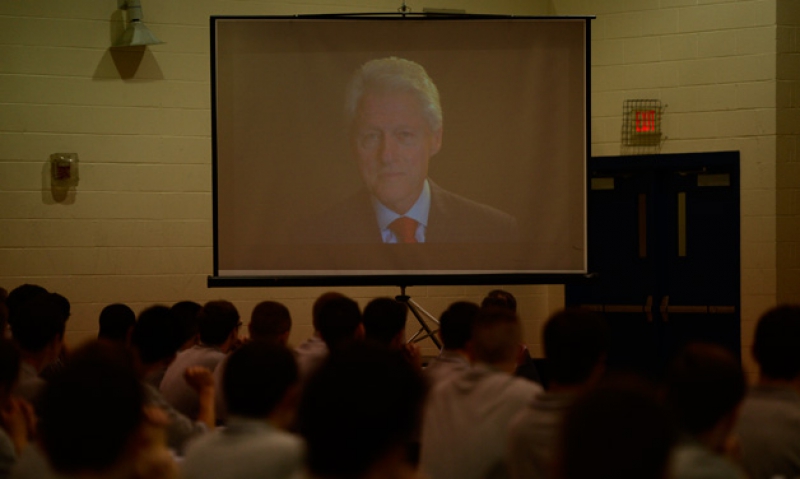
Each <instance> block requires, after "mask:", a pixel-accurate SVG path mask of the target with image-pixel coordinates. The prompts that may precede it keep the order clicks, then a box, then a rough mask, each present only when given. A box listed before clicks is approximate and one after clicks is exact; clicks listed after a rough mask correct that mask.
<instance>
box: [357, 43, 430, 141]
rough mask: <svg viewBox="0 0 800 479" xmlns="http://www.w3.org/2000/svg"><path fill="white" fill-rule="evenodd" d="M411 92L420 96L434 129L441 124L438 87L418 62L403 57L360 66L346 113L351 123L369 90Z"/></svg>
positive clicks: (380, 59) (389, 58)
mask: <svg viewBox="0 0 800 479" xmlns="http://www.w3.org/2000/svg"><path fill="white" fill-rule="evenodd" d="M370 91H375V92H411V93H413V94H415V95H416V96H417V98H418V99H419V101H420V104H421V105H422V109H423V111H424V112H425V117H426V119H427V120H428V124H429V125H430V127H431V129H432V130H434V131H435V130H438V129H439V128H441V127H442V105H441V103H440V102H439V90H437V89H436V85H435V84H434V83H433V80H431V77H429V76H428V73H427V72H426V71H425V69H424V68H423V67H422V65H420V64H419V63H416V62H413V61H411V60H406V59H404V58H397V57H387V58H378V59H375V60H370V61H368V62H367V63H365V64H363V65H361V67H359V68H358V69H357V70H356V72H355V73H354V74H353V77H352V78H351V79H350V84H349V85H348V87H347V97H346V100H345V114H346V116H347V121H348V123H351V122H352V121H353V119H354V118H355V116H356V110H357V109H358V104H359V102H360V101H361V97H363V96H364V94H365V93H366V92H370Z"/></svg>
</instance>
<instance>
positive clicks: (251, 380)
mask: <svg viewBox="0 0 800 479" xmlns="http://www.w3.org/2000/svg"><path fill="white" fill-rule="evenodd" d="M297 374H298V373H297V364H296V363H295V359H294V356H293V355H292V352H291V351H289V350H288V349H287V348H286V347H285V346H283V345H279V344H275V343H267V342H264V341H258V340H255V341H250V342H248V343H247V344H245V345H243V346H242V347H241V348H238V349H237V350H236V351H234V352H233V353H231V355H230V357H229V358H228V361H227V362H226V364H225V374H223V376H222V391H223V394H224V395H225V404H226V406H227V408H228V414H232V415H236V416H243V417H250V418H259V419H261V418H267V417H269V416H270V415H271V414H272V413H273V411H274V410H275V408H276V407H278V405H279V404H280V403H281V402H282V401H283V400H284V399H285V398H286V396H287V393H288V392H289V390H290V388H291V387H292V386H293V385H294V384H295V383H296V382H297Z"/></svg>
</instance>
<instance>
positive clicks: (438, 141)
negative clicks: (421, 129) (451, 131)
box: [430, 127, 442, 156]
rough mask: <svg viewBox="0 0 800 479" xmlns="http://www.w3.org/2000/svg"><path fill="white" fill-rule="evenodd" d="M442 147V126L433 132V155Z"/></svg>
mask: <svg viewBox="0 0 800 479" xmlns="http://www.w3.org/2000/svg"><path fill="white" fill-rule="evenodd" d="M441 149H442V127H439V128H437V129H436V130H434V131H433V133H432V134H431V155H430V156H433V155H435V154H436V153H439V150H441Z"/></svg>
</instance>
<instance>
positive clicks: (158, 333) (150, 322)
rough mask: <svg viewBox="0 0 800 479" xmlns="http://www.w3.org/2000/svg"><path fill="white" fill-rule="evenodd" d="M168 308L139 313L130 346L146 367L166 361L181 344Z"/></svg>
mask: <svg viewBox="0 0 800 479" xmlns="http://www.w3.org/2000/svg"><path fill="white" fill-rule="evenodd" d="M178 329H179V328H178V326H177V325H176V322H175V318H174V316H173V314H172V311H171V310H170V308H168V307H166V306H162V305H156V306H150V307H149V308H147V309H145V310H144V311H142V312H141V313H139V320H138V321H136V324H135V325H134V327H133V332H132V333H131V345H132V346H133V347H134V348H135V349H136V351H137V352H138V353H139V359H140V360H141V361H142V362H143V363H144V364H146V365H148V364H154V363H156V362H158V361H161V360H162V359H168V358H171V357H173V356H174V355H175V353H177V352H178V348H180V346H181V344H182V342H181V338H180V334H179V333H178Z"/></svg>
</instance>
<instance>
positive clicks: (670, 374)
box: [665, 343, 747, 436]
mask: <svg viewBox="0 0 800 479" xmlns="http://www.w3.org/2000/svg"><path fill="white" fill-rule="evenodd" d="M665 387H666V398H667V402H668V404H669V406H670V408H671V409H672V413H673V415H674V417H675V421H676V423H677V424H678V425H679V426H680V427H681V428H682V429H683V430H684V431H685V432H686V433H688V434H691V435H693V436H700V435H701V434H703V433H707V432H709V431H711V430H712V429H714V428H716V427H717V426H718V425H719V424H720V422H721V421H723V420H728V422H729V423H730V424H729V427H733V420H734V419H735V417H736V414H735V412H736V410H737V409H738V406H739V403H740V402H741V401H742V399H743V398H744V394H745V390H746V387H747V386H746V382H745V377H744V373H743V372H742V367H741V365H740V364H739V361H738V359H736V358H735V357H734V356H733V354H731V353H730V352H729V351H728V350H727V349H725V348H723V347H721V346H717V345H712V344H703V343H694V344H689V345H688V346H686V347H685V348H684V349H683V350H682V351H681V352H680V353H678V354H677V355H676V356H675V358H674V359H673V360H672V363H671V364H670V367H669V369H668V371H667V376H666V380H665Z"/></svg>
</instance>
